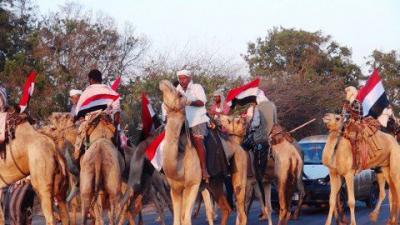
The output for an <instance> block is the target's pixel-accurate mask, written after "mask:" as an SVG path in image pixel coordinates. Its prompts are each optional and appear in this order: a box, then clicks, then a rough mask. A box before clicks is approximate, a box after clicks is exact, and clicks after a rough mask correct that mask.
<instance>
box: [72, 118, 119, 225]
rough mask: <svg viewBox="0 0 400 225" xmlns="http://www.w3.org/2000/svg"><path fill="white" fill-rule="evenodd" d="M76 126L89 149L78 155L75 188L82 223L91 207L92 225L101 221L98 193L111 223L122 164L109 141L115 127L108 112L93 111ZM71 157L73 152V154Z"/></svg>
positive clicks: (117, 194) (112, 222) (113, 217)
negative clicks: (85, 138)
mask: <svg viewBox="0 0 400 225" xmlns="http://www.w3.org/2000/svg"><path fill="white" fill-rule="evenodd" d="M88 116H89V118H88V119H87V120H86V121H84V122H82V124H81V125H80V127H79V132H80V135H86V136H88V137H89V138H88V140H87V141H88V143H89V148H88V149H87V150H86V151H85V153H84V154H83V156H82V157H80V168H81V170H80V174H79V181H80V183H79V190H80V197H81V210H82V217H83V219H82V220H83V221H82V223H83V224H86V220H87V214H88V212H89V209H90V208H92V207H93V211H94V214H95V218H96V219H95V220H96V224H102V223H103V222H102V221H103V216H102V213H103V209H102V201H101V196H102V195H101V193H100V192H103V191H104V192H105V194H107V197H108V202H109V206H110V208H109V219H110V224H114V220H115V210H116V206H117V200H118V196H119V194H120V189H121V171H122V170H123V163H122V161H123V160H122V159H121V157H122V156H120V154H119V153H118V150H117V149H116V147H115V146H114V144H113V143H112V141H111V140H112V138H113V137H114V131H115V128H114V126H113V124H112V123H111V119H110V117H109V116H108V115H106V114H105V113H103V112H102V111H96V112H93V113H91V114H90V115H88ZM74 156H75V159H77V158H76V154H74Z"/></svg>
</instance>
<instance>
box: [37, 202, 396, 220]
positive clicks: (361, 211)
mask: <svg viewBox="0 0 400 225" xmlns="http://www.w3.org/2000/svg"><path fill="white" fill-rule="evenodd" d="M146 211H147V212H145V213H144V224H145V225H159V223H157V222H156V218H157V215H156V213H155V212H154V210H146ZM370 212H371V209H369V208H367V207H366V206H365V204H364V203H361V202H357V208H356V218H357V224H358V225H372V224H376V225H383V224H385V221H386V220H387V218H388V216H389V205H388V203H387V202H385V203H384V204H383V205H382V209H381V214H380V215H379V218H378V221H377V222H376V223H372V222H370V221H369V217H368V214H369V213H370ZM259 213H260V208H259V205H258V204H257V203H255V204H253V207H252V208H251V210H250V215H249V216H248V224H267V222H266V221H258V214H259ZM326 215H327V209H326V208H325V209H324V208H308V207H304V208H303V210H302V214H301V216H300V218H299V220H297V221H290V222H289V224H291V225H321V224H325V219H326ZM235 216H236V213H232V214H231V216H230V218H229V223H228V224H235ZM346 216H347V218H348V217H349V212H347V213H346ZM277 221H278V220H277V214H275V213H274V214H273V223H274V224H276V223H277ZM192 222H193V224H194V225H207V224H208V223H207V221H206V216H205V212H204V207H202V209H201V211H200V215H199V217H198V218H196V219H193V220H192ZM219 222H220V221H219V220H218V219H217V220H216V221H215V224H219ZM33 224H34V225H41V224H44V220H43V217H42V216H41V215H36V216H34V222H33ZM166 224H168V225H169V224H172V216H171V214H170V213H169V212H167V215H166ZM332 224H335V223H334V222H332Z"/></svg>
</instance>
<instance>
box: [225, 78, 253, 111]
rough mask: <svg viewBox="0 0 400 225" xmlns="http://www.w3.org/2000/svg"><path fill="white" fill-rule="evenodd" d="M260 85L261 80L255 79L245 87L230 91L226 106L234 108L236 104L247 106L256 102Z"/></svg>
mask: <svg viewBox="0 0 400 225" xmlns="http://www.w3.org/2000/svg"><path fill="white" fill-rule="evenodd" d="M259 84H260V79H255V80H253V81H250V82H249V83H247V84H245V85H243V86H240V87H237V88H234V89H232V90H230V91H229V92H228V95H227V96H226V99H225V102H226V104H227V105H228V106H230V107H231V108H234V107H235V105H236V104H239V105H245V104H247V103H250V102H255V101H256V99H257V95H258V93H259V89H258V86H259Z"/></svg>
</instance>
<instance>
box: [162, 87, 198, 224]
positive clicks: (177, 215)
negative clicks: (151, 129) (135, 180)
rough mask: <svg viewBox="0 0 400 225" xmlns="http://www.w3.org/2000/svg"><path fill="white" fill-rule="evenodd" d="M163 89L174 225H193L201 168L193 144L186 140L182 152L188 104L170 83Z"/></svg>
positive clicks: (166, 164) (166, 170) (167, 172)
mask: <svg viewBox="0 0 400 225" xmlns="http://www.w3.org/2000/svg"><path fill="white" fill-rule="evenodd" d="M159 87H160V90H161V91H162V92H163V100H164V104H165V106H166V108H167V112H168V120H167V124H166V126H165V137H164V141H165V143H166V144H165V145H164V158H163V169H164V173H165V176H166V178H167V181H168V183H169V185H170V187H171V198H172V205H173V211H174V225H181V224H182V225H191V224H192V221H191V215H192V210H193V205H194V202H195V200H196V196H197V193H198V191H199V186H200V182H201V168H200V161H199V158H198V156H197V153H196V150H195V149H194V146H193V145H191V144H190V140H188V139H186V144H185V145H184V151H183V152H179V151H178V144H179V142H180V139H181V138H180V136H181V135H180V133H181V129H182V126H183V124H184V122H185V113H184V111H185V110H184V109H185V106H186V101H187V100H186V98H185V97H183V96H181V95H179V93H178V91H177V90H176V89H175V87H174V86H173V85H172V84H171V83H170V82H169V81H165V80H163V81H161V82H160V85H159ZM188 138H189V136H188Z"/></svg>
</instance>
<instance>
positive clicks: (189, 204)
mask: <svg viewBox="0 0 400 225" xmlns="http://www.w3.org/2000/svg"><path fill="white" fill-rule="evenodd" d="M199 186H200V185H199V184H195V185H192V186H191V187H186V188H185V189H184V190H183V199H184V201H183V204H182V206H183V210H184V212H183V215H182V225H191V224H192V211H193V206H194V202H195V201H196V197H197V194H198V193H199Z"/></svg>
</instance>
